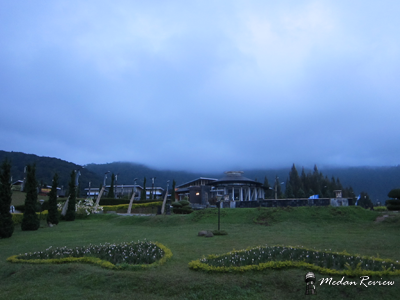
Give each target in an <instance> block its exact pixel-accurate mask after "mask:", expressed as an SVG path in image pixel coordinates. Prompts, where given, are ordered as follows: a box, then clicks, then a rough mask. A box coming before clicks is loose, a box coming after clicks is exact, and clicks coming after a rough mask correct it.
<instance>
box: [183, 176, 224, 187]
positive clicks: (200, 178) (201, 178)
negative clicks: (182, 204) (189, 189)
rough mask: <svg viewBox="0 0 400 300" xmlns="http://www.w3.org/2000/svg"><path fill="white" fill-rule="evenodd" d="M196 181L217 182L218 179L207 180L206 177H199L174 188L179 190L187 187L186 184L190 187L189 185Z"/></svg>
mask: <svg viewBox="0 0 400 300" xmlns="http://www.w3.org/2000/svg"><path fill="white" fill-rule="evenodd" d="M198 180H209V181H217V180H218V179H216V178H207V177H199V178H196V179H193V180H191V181H188V182H185V183H182V184H180V185H177V186H176V187H177V188H179V187H181V186H185V185H188V184H189V185H190V184H191V183H194V182H196V181H198Z"/></svg>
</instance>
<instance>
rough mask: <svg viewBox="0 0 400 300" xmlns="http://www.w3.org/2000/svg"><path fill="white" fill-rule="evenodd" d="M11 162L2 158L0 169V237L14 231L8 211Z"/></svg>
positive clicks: (10, 234) (4, 236) (8, 235)
mask: <svg viewBox="0 0 400 300" xmlns="http://www.w3.org/2000/svg"><path fill="white" fill-rule="evenodd" d="M10 181H11V163H10V162H9V160H8V159H6V160H4V161H3V163H2V165H1V170H0V238H9V237H11V236H12V234H13V232H14V222H13V220H12V215H11V213H10V205H11V200H12V198H11V196H12V192H11V183H10Z"/></svg>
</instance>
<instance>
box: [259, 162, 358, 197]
mask: <svg viewBox="0 0 400 300" xmlns="http://www.w3.org/2000/svg"><path fill="white" fill-rule="evenodd" d="M263 186H264V189H265V190H266V198H274V197H275V192H276V194H277V197H278V198H280V199H282V198H309V197H310V196H313V195H318V196H319V197H320V198H334V197H335V192H334V191H335V190H341V191H342V197H343V198H354V197H356V195H355V193H354V191H353V188H352V187H351V186H349V187H343V185H342V183H341V182H340V179H339V178H335V177H334V176H332V177H331V178H330V179H329V178H328V176H324V175H323V174H322V172H320V171H319V170H318V168H317V166H316V165H315V166H314V170H313V172H311V171H309V172H307V173H306V171H305V169H304V167H303V168H302V170H301V174H300V175H299V172H298V171H297V169H296V166H295V164H293V166H292V168H291V169H290V172H289V176H288V177H287V179H286V181H281V180H280V179H279V177H278V176H276V177H275V180H274V182H273V184H272V186H271V185H270V184H269V182H268V178H267V177H265V178H264V185H263ZM282 186H284V188H282Z"/></svg>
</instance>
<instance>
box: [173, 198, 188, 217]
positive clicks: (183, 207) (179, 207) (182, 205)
mask: <svg viewBox="0 0 400 300" xmlns="http://www.w3.org/2000/svg"><path fill="white" fill-rule="evenodd" d="M172 206H173V210H172V212H173V213H174V214H190V213H192V212H193V209H192V207H191V206H190V202H189V201H186V200H182V201H179V202H173V203H172Z"/></svg>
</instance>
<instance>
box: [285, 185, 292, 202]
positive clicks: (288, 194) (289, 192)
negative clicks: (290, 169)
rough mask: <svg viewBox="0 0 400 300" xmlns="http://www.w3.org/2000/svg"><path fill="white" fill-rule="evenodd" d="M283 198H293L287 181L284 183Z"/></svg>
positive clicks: (290, 186)
mask: <svg viewBox="0 0 400 300" xmlns="http://www.w3.org/2000/svg"><path fill="white" fill-rule="evenodd" d="M285 197H286V198H294V194H293V188H292V185H291V184H290V182H289V181H286V189H285Z"/></svg>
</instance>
